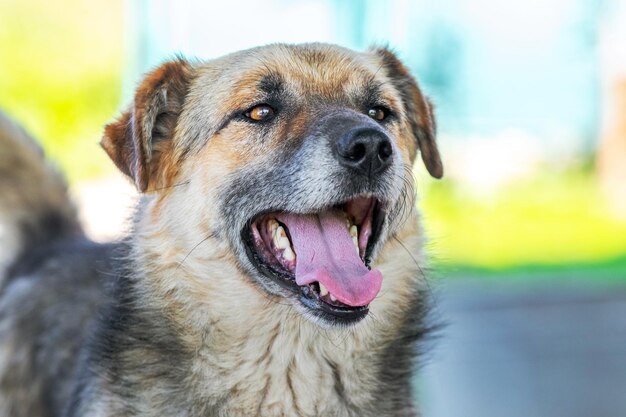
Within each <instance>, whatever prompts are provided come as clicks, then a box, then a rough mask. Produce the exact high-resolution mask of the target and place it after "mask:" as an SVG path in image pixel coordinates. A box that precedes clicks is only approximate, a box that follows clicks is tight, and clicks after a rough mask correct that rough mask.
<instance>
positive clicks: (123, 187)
mask: <svg viewBox="0 0 626 417" xmlns="http://www.w3.org/2000/svg"><path fill="white" fill-rule="evenodd" d="M71 194H72V199H73V201H75V202H76V205H77V208H78V215H79V218H80V222H81V224H82V225H83V227H84V228H85V232H86V233H87V236H89V237H90V238H91V239H93V240H95V241H97V242H108V241H111V240H115V239H120V238H121V237H123V236H124V235H126V234H127V233H128V231H129V230H130V220H131V217H132V213H133V209H134V206H135V204H136V202H137V200H138V198H139V196H138V194H137V192H136V190H135V188H134V187H133V186H132V185H131V184H130V181H128V180H127V179H126V178H124V177H123V176H122V174H119V173H116V174H113V175H110V176H107V177H101V178H98V179H94V180H87V181H83V182H80V183H77V184H75V185H74V186H73V187H72V189H71Z"/></svg>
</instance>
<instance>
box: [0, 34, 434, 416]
mask: <svg viewBox="0 0 626 417" xmlns="http://www.w3.org/2000/svg"><path fill="white" fill-rule="evenodd" d="M259 103H269V104H271V106H272V108H273V109H274V110H275V111H276V114H275V118H274V119H273V120H271V121H270V122H267V123H257V122H256V121H254V120H250V117H249V116H248V114H249V113H250V111H246V110H247V109H250V108H253V109H254V108H255V106H258V104H259ZM381 103H382V104H381ZM379 105H384V106H385V110H386V111H388V112H389V114H390V117H389V118H388V119H387V120H386V121H384V122H380V123H378V122H377V121H372V120H371V119H369V118H368V117H367V116H365V115H363V112H367V111H368V108H371V107H372V106H379ZM356 128H358V129H366V130H363V131H366V132H374V133H372V134H375V135H378V136H380V137H384V138H385V140H388V142H385V143H386V144H387V145H388V146H389V152H390V153H391V152H392V157H391V158H390V159H389V161H388V162H387V163H388V165H389V166H388V167H386V168H385V169H386V170H385V171H384V173H381V174H380V175H372V174H371V172H370V173H369V174H367V175H366V174H361V173H359V174H357V173H355V172H353V171H352V170H351V168H345V167H343V166H340V164H338V163H337V156H336V155H335V154H334V153H333V152H332V150H333V149H334V147H335V146H336V145H335V142H336V137H338V136H341V135H343V134H344V133H345V131H347V130H349V129H356ZM7 132H8V129H7ZM368 134H370V133H368ZM378 136H377V137H378ZM387 138H388V139H387ZM0 139H1V140H2V143H0V145H2V146H3V148H4V149H9V152H12V154H15V155H20V152H21V150H22V149H31V150H32V149H34V151H32V155H31V152H30V151H28V152H26V151H25V152H24V153H25V154H26V155H27V156H28V155H30V156H28V157H24V158H7V159H0V172H3V173H4V172H6V175H8V177H9V178H13V179H14V181H13V183H9V184H8V186H6V187H8V188H10V189H11V190H12V192H13V193H14V194H15V195H21V193H24V194H25V195H26V196H28V197H29V198H23V201H21V200H20V199H19V198H17V199H13V200H14V201H13V202H10V203H7V202H5V201H4V200H3V199H4V198H5V197H4V196H3V195H0V216H2V217H1V218H0V219H2V220H1V221H3V222H4V224H7V225H8V226H7V227H8V228H7V230H10V231H9V232H8V233H7V234H6V236H7V237H6V238H5V239H6V242H8V243H11V244H12V245H13V246H12V248H13V249H12V252H11V255H10V256H7V260H5V261H4V264H5V268H4V272H3V275H4V276H3V278H4V283H3V288H2V293H1V295H0V297H1V298H0V415H2V416H7V417H9V416H11V417H21V416H31V417H38V416H67V417H73V416H89V417H91V416H93V417H100V416H161V415H176V416H189V417H192V416H414V415H416V413H417V411H416V408H415V406H414V404H413V401H412V389H411V383H410V379H411V376H412V373H413V367H414V358H415V354H416V350H415V342H416V341H417V340H418V339H419V337H420V336H421V335H422V334H423V333H424V331H425V325H424V320H423V318H424V317H423V316H424V312H425V306H426V298H425V283H424V281H423V276H422V274H421V270H420V266H419V265H420V263H421V261H422V257H421V247H422V245H423V237H422V233H421V230H420V228H419V224H418V220H419V219H418V216H417V212H416V210H415V208H414V203H413V202H414V200H413V196H414V190H413V187H412V176H411V166H412V164H413V162H414V160H415V158H416V155H417V153H418V151H420V152H421V153H422V158H423V160H424V162H425V163H426V166H427V168H428V169H429V171H430V172H431V174H433V176H436V177H440V176H441V173H442V168H441V162H440V160H439V155H438V153H437V148H436V145H435V141H434V124H433V120H432V110H431V107H430V104H429V103H428V101H427V100H426V99H425V98H424V97H423V96H422V95H421V92H420V91H419V89H418V87H417V84H416V83H415V81H414V79H413V78H412V77H411V76H410V75H409V73H408V72H407V70H406V68H405V67H404V66H403V65H402V64H401V63H400V62H399V61H398V60H397V58H396V57H395V56H394V55H393V54H392V53H391V52H389V51H388V50H385V49H380V50H375V51H369V52H366V53H356V52H353V51H350V50H346V49H343V48H339V47H336V46H331V45H319V44H310V45H297V46H289V45H271V46H267V47H261V48H255V49H253V50H249V51H243V52H240V53H237V54H233V55H229V56H226V57H223V58H219V59H216V60H213V61H208V62H205V63H198V62H196V63H190V62H187V61H184V60H177V61H172V62H169V63H166V64H164V65H162V66H161V67H159V68H157V69H156V70H155V71H153V72H152V73H150V74H148V76H147V77H146V78H145V80H144V81H143V82H142V83H141V85H140V86H139V88H138V90H137V93H136V96H135V101H134V103H133V106H131V109H130V110H129V111H127V112H126V113H123V114H122V116H121V117H120V119H118V120H117V121H115V122H114V123H111V124H110V125H108V126H107V128H106V129H105V135H104V139H103V141H102V145H103V147H104V149H105V151H107V153H108V154H109V156H111V158H112V160H113V161H114V162H115V164H116V165H117V166H118V167H119V168H120V170H121V171H122V172H124V173H125V174H126V175H128V176H129V177H130V178H131V179H132V180H133V181H134V182H135V184H136V185H137V188H138V189H139V190H140V191H142V192H143V193H144V194H143V197H142V199H141V201H140V203H139V206H138V208H137V211H136V215H135V222H134V227H133V230H132V232H131V234H130V235H129V237H128V239H126V240H125V241H124V242H123V243H119V244H115V245H96V244H94V243H92V242H89V241H88V240H87V239H85V238H84V236H83V235H82V233H81V232H80V228H79V227H78V225H77V223H76V221H75V219H74V217H73V216H74V215H73V210H72V209H71V204H70V203H69V201H68V200H67V196H66V195H65V189H64V187H63V186H62V185H59V186H57V187H56V188H51V187H43V186H42V185H41V178H38V177H37V175H39V174H38V172H41V171H42V170H43V168H42V167H44V166H45V163H44V161H43V159H42V158H41V156H38V157H35V156H33V155H37V154H38V152H37V151H36V147H35V146H34V145H33V144H32V141H31V140H30V139H29V138H27V137H26V136H25V135H24V134H21V133H20V134H15V133H14V132H13V131H11V133H7V134H6V135H3V136H0ZM344 162H345V161H344ZM31 166H36V167H38V168H37V170H33V169H31V168H30V167H31ZM20 169H23V171H20ZM43 171H44V172H47V171H45V170H43ZM19 172H25V174H24V175H21V174H17V173H19ZM54 178H57V177H54ZM18 182H23V183H24V184H26V185H28V187H24V186H23V185H22V186H20V187H21V188H18V187H15V184H16V183H18ZM59 184H62V183H59ZM2 187H5V185H1V186H0V189H1V188H2ZM11 187H13V188H11ZM46 193H48V194H51V195H52V196H51V197H50V198H47V197H46ZM355 196H368V198H370V197H369V196H374V197H371V198H376V199H377V200H376V201H379V202H380V204H381V207H383V209H381V213H382V214H381V216H384V221H383V222H382V226H380V228H379V229H378V231H377V239H376V240H374V239H373V238H372V243H371V244H370V245H368V247H367V252H366V255H364V254H362V256H365V258H364V262H366V263H368V262H371V265H372V266H373V267H375V268H377V269H378V270H380V272H381V273H382V276H383V277H384V278H383V282H382V288H381V289H380V292H379V293H378V295H377V296H376V298H375V299H374V300H373V301H372V302H371V303H370V304H369V307H368V313H367V316H366V317H365V318H363V319H362V320H360V321H358V322H357V321H356V320H355V321H354V322H353V323H352V322H351V323H350V324H341V323H339V324H337V323H336V322H335V321H334V318H333V316H332V315H328V314H327V313H325V312H324V311H322V310H316V308H317V307H315V308H311V307H310V306H308V304H302V302H301V301H302V299H303V298H302V297H303V296H302V294H299V293H297V291H296V292H294V290H293V288H294V287H296V286H295V284H294V283H293V282H292V281H290V282H284V281H283V280H281V278H280V277H277V276H275V274H274V275H273V274H272V272H271V271H269V270H268V269H267V268H266V265H264V264H263V263H262V262H261V263H259V262H260V261H259V259H258V254H256V253H255V249H254V246H253V245H252V244H251V243H250V241H249V234H248V231H249V228H250V227H251V224H254V222H255V221H256V219H258V218H259V216H263V215H265V213H267V212H278V213H283V212H287V213H295V214H300V213H302V214H301V215H302V216H304V215H305V214H306V213H317V212H323V211H324V210H329V209H328V208H329V207H335V206H337V205H338V204H343V202H344V201H349V200H350V199H351V198H354V197H355ZM53 197H54V198H53ZM39 198H41V199H42V204H41V205H40V206H41V207H38V208H37V210H35V209H34V208H33V207H34V206H32V205H29V203H28V201H27V200H29V199H31V200H34V201H36V202H37V199H39ZM46 198H47V200H46ZM48 201H49V202H48ZM43 203H45V204H43ZM377 204H379V203H377ZM333 210H334V209H333ZM17 213H21V214H20V215H21V216H23V217H24V218H25V219H27V224H28V226H27V227H26V226H23V224H26V223H23V222H21V221H16V220H15V219H16V216H17ZM50 213H53V214H54V216H52V218H54V219H56V220H55V222H53V224H54V225H55V228H53V232H45V231H46V230H47V226H49V225H50V221H49V219H50ZM363 227H364V226H363ZM32 230H35V231H42V232H41V233H32V232H31V231H32ZM44 232H45V233H44ZM8 243H5V240H3V241H2V245H5V244H8ZM268 271H269V272H268ZM287 281H289V280H287ZM290 288H291V289H290ZM302 288H303V287H300V289H302ZM318 298H319V294H318ZM315 303H317V304H315V305H316V306H319V305H325V304H323V303H321V302H320V301H319V299H317V301H315ZM327 307H328V306H327V305H326V307H324V308H327Z"/></svg>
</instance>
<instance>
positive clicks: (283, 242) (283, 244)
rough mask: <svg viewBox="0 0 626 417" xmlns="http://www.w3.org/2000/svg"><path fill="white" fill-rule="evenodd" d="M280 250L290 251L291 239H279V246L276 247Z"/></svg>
mask: <svg viewBox="0 0 626 417" xmlns="http://www.w3.org/2000/svg"><path fill="white" fill-rule="evenodd" d="M276 247H277V248H278V249H289V248H290V247H291V242H289V238H287V237H281V238H280V239H278V244H277V245H276Z"/></svg>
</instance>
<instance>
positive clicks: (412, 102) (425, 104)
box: [374, 48, 443, 178]
mask: <svg viewBox="0 0 626 417" xmlns="http://www.w3.org/2000/svg"><path fill="white" fill-rule="evenodd" d="M374 53H375V54H376V55H378V56H379V57H380V58H381V59H382V63H383V66H384V68H385V69H386V72H387V76H388V77H389V78H390V79H391V82H392V83H393V85H394V86H395V87H396V89H397V90H398V91H399V92H400V94H401V96H402V101H403V104H404V107H405V109H406V111H407V117H408V118H409V123H410V125H411V130H412V131H413V135H414V136H415V139H416V140H417V144H418V146H419V149H420V152H421V153H422V160H423V161H424V165H426V169H427V170H428V173H429V174H430V175H431V176H432V177H434V178H441V177H443V164H442V163H441V157H440V156H439V149H438V148H437V142H436V141H435V136H436V133H437V126H436V124H435V117H434V114H433V105H432V103H431V102H430V100H428V98H426V97H425V96H424V95H423V94H422V92H421V90H420V89H419V87H418V85H417V81H415V78H414V77H413V76H412V75H411V73H410V72H409V70H408V69H407V68H406V67H405V66H404V64H402V62H400V60H399V59H398V57H396V55H395V54H394V53H393V52H391V51H390V50H389V49H387V48H378V49H374Z"/></svg>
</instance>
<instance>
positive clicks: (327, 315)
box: [240, 199, 385, 325]
mask: <svg viewBox="0 0 626 417" xmlns="http://www.w3.org/2000/svg"><path fill="white" fill-rule="evenodd" d="M348 200H350V199H348ZM375 204H376V206H375V209H374V214H373V218H372V235H371V237H370V239H369V241H368V243H367V248H366V250H365V254H364V256H363V259H364V262H365V265H366V266H367V267H368V268H369V265H370V263H371V260H372V259H371V256H372V253H373V250H374V248H375V247H376V244H377V243H378V241H379V239H380V233H381V231H382V227H383V224H384V221H385V215H384V214H385V207H384V203H382V202H381V200H380V199H376V203H375ZM333 206H336V205H331V206H329V208H330V207H333ZM278 211H281V210H273V209H269V210H264V211H262V212H260V213H257V214H256V215H254V216H253V217H251V218H250V219H249V220H248V221H247V222H246V224H245V226H244V228H243V229H242V230H241V233H240V235H241V240H242V242H243V244H244V248H245V251H246V255H247V257H248V259H249V260H250V262H251V263H252V265H253V266H254V268H255V269H256V270H257V271H258V272H259V273H260V274H261V275H263V276H264V277H266V278H268V279H270V280H272V282H274V283H276V284H278V285H280V287H282V288H283V289H285V290H287V291H288V292H289V293H290V294H291V296H292V297H293V298H294V299H297V300H298V301H299V302H300V304H302V305H303V306H304V307H305V308H306V309H307V311H309V312H310V313H311V314H312V315H313V316H314V317H316V318H319V319H322V320H323V321H325V322H327V323H331V324H337V325H342V324H344V325H348V324H353V323H357V322H359V321H361V320H362V319H364V318H365V317H366V316H367V314H368V312H369V306H361V307H352V306H345V307H344V306H341V307H340V306H334V305H330V304H328V303H325V302H324V301H322V300H320V299H319V296H317V295H316V294H315V293H314V292H313V291H311V290H310V288H309V287H308V286H302V287H301V286H299V285H298V284H297V283H296V281H295V276H293V275H292V274H291V273H289V272H287V271H284V270H279V269H276V268H274V267H272V266H271V265H269V264H267V263H266V262H265V261H264V260H263V258H262V257H261V255H260V254H259V253H258V252H257V250H256V249H255V247H254V244H253V234H252V228H251V226H252V224H253V223H254V222H255V221H256V220H258V219H259V218H260V217H262V216H264V215H267V214H268V213H274V212H278ZM319 211H321V210H319ZM262 291H263V290H262Z"/></svg>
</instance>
